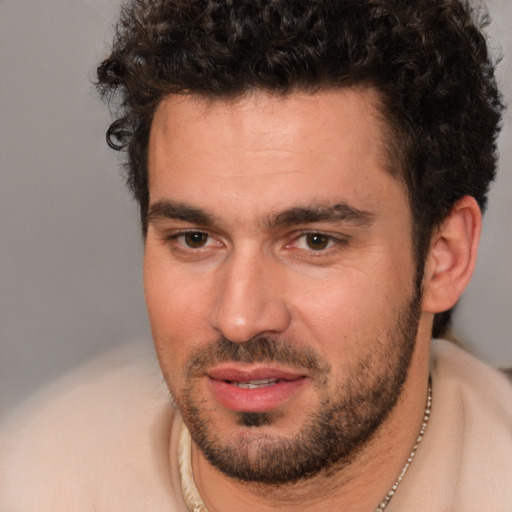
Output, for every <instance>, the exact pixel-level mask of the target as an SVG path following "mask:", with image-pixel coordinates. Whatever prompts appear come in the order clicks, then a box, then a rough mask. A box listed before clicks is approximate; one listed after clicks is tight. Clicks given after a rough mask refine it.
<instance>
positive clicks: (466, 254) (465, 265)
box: [422, 196, 482, 313]
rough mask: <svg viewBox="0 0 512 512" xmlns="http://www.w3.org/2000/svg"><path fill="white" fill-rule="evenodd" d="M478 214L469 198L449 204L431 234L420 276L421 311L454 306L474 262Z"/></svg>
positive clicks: (434, 310)
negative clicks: (422, 276) (442, 218)
mask: <svg viewBox="0 0 512 512" xmlns="http://www.w3.org/2000/svg"><path fill="white" fill-rule="evenodd" d="M481 230H482V213H481V211H480V207H479V206H478V203H477V202H476V200H475V199H474V198H473V197H469V196H465V197H463V198H462V199H459V201H457V203H455V205H454V206H453V208H452V210H451V212H450V214H449V215H448V217H447V218H446V219H445V220H444V221H443V223H442V224H441V225H440V226H439V228H437V229H436V231H435V232H434V234H433V236H432V240H431V245H430V251H429V254H428V256H427V261H426V263H425V274H424V279H423V302H422V304H423V311H425V312H428V313H440V312H442V311H446V310H448V309H450V308H451V307H452V306H454V305H455V303H456V302H457V300H458V299H459V297H460V296H461V295H462V293H463V291H464V289H465V288H466V286H467V284H468V283H469V280H470V279H471V276H472V274H473V270H474V268H475V264H476V257H477V252H478V243H479V240H480V232H481Z"/></svg>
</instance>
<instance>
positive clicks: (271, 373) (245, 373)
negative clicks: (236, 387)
mask: <svg viewBox="0 0 512 512" xmlns="http://www.w3.org/2000/svg"><path fill="white" fill-rule="evenodd" d="M207 375H208V377H210V378H211V379H214V380H224V381H228V382H250V381H255V380H264V379H273V380H274V379H275V380H296V379H300V378H302V377H305V376H306V375H305V374H304V373H301V372H299V371H296V370H289V369H281V368H276V367H272V366H254V365H253V364H247V365H241V363H224V364H220V365H218V366H215V367H214V368H211V369H210V370H208V371H207Z"/></svg>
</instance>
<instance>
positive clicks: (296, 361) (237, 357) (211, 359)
mask: <svg viewBox="0 0 512 512" xmlns="http://www.w3.org/2000/svg"><path fill="white" fill-rule="evenodd" d="M225 362H236V363H261V362H268V363H272V362H274V363H276V362H277V363H281V364H285V365H287V366H291V367H294V368H300V369H306V370H308V373H309V374H311V375H322V374H323V375H326V374H327V373H328V372H329V371H330V369H331V365H330V364H329V363H327V362H323V361H322V360H321V358H320V357H319V355H318V353H317V352H316V351H315V350H314V349H313V348H311V347H300V346H291V345H290V344H288V343H285V342H283V341H280V340H274V339H272V338H270V337H267V336H257V337H255V338H252V339H250V340H247V341H244V342H243V343H237V342H233V341H230V340H228V339H227V338H225V337H220V338H219V339H218V340H216V341H215V342H213V343H209V344H208V345H205V346H202V347H198V348H197V349H196V350H195V351H194V352H193V353H192V354H191V356H190V358H189V361H188V363H187V365H186V369H185V371H186V374H187V376H188V377H190V378H194V377H201V376H202V375H204V373H205V372H206V370H207V369H208V368H210V367H212V366H214V365H215V364H219V363H225Z"/></svg>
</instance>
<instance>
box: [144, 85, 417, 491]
mask: <svg viewBox="0 0 512 512" xmlns="http://www.w3.org/2000/svg"><path fill="white" fill-rule="evenodd" d="M375 105H376V97H375V95H374V94H373V93H372V92H371V91H361V90H352V89H344V90H337V91H321V92H318V93H316V94H313V95H308V94H299V93H294V94H291V95H289V96H286V97H276V96H272V95H269V94H266V93H263V92H258V93H253V94H251V95H249V96H247V97H244V98H243V99H240V100H237V101H232V102H227V101H222V100H217V101H213V102H210V103H208V102H206V100H203V99H201V98H198V97H195V96H193V95H192V96H183V97H170V98H169V99H167V100H165V101H164V102H163V103H162V104H161V105H160V106H159V107H158V109H157V112H156V114H155V118H154V121H153V126H152V131H151V137H150V145H149V191H150V215H149V225H148V232H147V240H146V248H145V259H144V283H145V292H146V300H147V305H148V311H149V317H150V322H151V327H152V331H153V337H154V342H155V346H156V350H157V354H158V358H159V361H160V365H161V367H162V370H163V373H164V376H165V379H166V381H167V384H168V386H169V388H170V390H171V393H172V395H173V397H174V399H175V401H176V403H177V405H178V408H179V410H180V412H181V414H182V416H183V418H184V420H185V422H186V424H187V426H188V427H189V430H190V432H191V435H192V439H193V440H194V442H195V444H196V445H197V446H198V447H199V448H200V450H201V452H202V453H203V454H204V456H205V457H206V458H207V459H208V460H209V461H210V463H212V464H213V465H214V466H216V467H217V468H218V469H220V470H221V471H223V472H224V473H226V474H228V475H230V476H232V477H235V478H239V479H243V480H249V481H260V482H266V483H282V482H287V481H294V480H297V479H299V478H301V477H303V476H307V475H312V474H315V473H317V472H319V471H320V470H321V469H322V468H325V467H329V466H332V465H333V464H336V463H338V464H343V463H345V462H347V461H348V460H349V459H350V458H351V457H352V456H353V455H354V454H355V452H356V451H357V450H358V449H359V448H361V447H362V446H364V445H365V443H366V442H367V441H368V439H369V438H370V437H371V436H372V434H373V433H374V432H375V430H376V429H377V428H378V426H379V425H380V424H381V423H382V422H383V421H384V420H385V418H386V417H387V414H388V413H389V411H390V410H391V409H392V408H393V406H394V405H395V403H396V402H397V400H398V398H399V396H400V391H401V387H402V384H403V382H404V380H405V377H406V373H407V368H408V366H409V364H410V359H411V357H412V352H413V348H414V340H415V336H416V332H417V326H418V319H419V301H420V297H419V292H418V290H416V289H415V286H414V282H415V277H416V264H415V262H414V260H413V256H412V254H413V251H412V242H411V217H410V211H409V207H408V203H407V196H406V193H405V190H404V188H403V185H402V184H401V183H400V182H399V181H397V180H396V179H395V178H393V177H392V176H391V174H389V172H388V171H387V170H386V168H387V161H386V157H385V152H384V149H383V143H382V137H383V135H382V132H383V127H382V124H381V123H380V122H379V121H378V115H377V114H376V109H375Z"/></svg>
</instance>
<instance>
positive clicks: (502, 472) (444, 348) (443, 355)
mask: <svg viewBox="0 0 512 512" xmlns="http://www.w3.org/2000/svg"><path fill="white" fill-rule="evenodd" d="M431 377H432V395H433V406H432V413H431V417H430V422H429V426H428V429H427V432H426V434H425V437H424V439H423V441H422V443H421V445H420V447H419V448H418V451H417V453H416V457H415V459H414V463H413V464H412V465H411V466H410V468H409V471H408V472H407V474H406V476H405V477H404V479H403V481H402V484H401V486H400V487H399V490H398V492H397V493H396V495H395V496H394V497H393V499H392V500H391V502H390V503H389V505H388V507H387V509H386V511H387V512H402V511H403V512H411V511H413V512H427V511H428V512H512V386H511V385H510V383H509V382H508V380H507V379H506V378H505V376H504V375H502V374H501V373H500V372H497V371H495V370H493V369H491V368H489V367H487V366H485V365H484V364H482V363H481V362H479V361H477V360H476V359H475V358H473V357H472V356H470V355H469V354H467V353H465V352H464V351H462V350H461V349H459V348H457V347H455V346H454V345H452V344H450V343H448V342H444V341H434V342H433V345H432V366H431ZM180 429H181V419H180V417H179V415H178V414H177V413H176V412H175V411H174V409H173V408H172V406H171V400H170V397H169V394H168V392H167V390H166V387H165V384H164V383H163V380H162V378H161V376H160V371H159V369H158V367H157V365H156V362H155V361H154V357H153V355H152V351H151V347H149V346H144V345H142V344H134V345H129V346H126V347H123V348H122V349H117V350H115V351H113V352H111V353H109V354H107V355H103V356H102V357H101V358H99V359H98V360H96V361H93V362H92V363H89V364H87V365H86V366H84V367H82V368H80V369H79V370H75V371H74V372H72V373H71V374H70V375H68V376H65V377H64V378H62V379H59V381H58V382H56V383H54V384H53V385H51V386H50V387H48V388H47V389H46V390H45V391H43V392H41V393H39V394H38V395H37V396H36V397H34V398H33V399H32V400H31V401H30V402H29V403H28V404H27V405H25V406H24V407H23V408H22V409H20V410H18V411H16V412H15V413H14V414H13V415H11V416H10V417H9V418H8V419H6V420H4V421H3V422H2V424H0V511H2V512H36V511H37V512H92V511H95V512H135V511H137V512H143V511H147V512H160V511H161V512H186V507H185V504H184V501H183V498H182V492H181V485H180V476H179V469H178V442H179V435H180ZM192 485H193V482H192Z"/></svg>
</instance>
